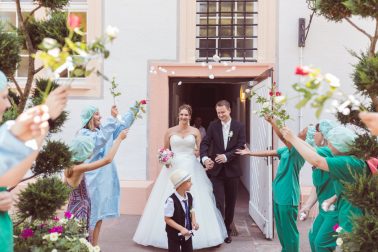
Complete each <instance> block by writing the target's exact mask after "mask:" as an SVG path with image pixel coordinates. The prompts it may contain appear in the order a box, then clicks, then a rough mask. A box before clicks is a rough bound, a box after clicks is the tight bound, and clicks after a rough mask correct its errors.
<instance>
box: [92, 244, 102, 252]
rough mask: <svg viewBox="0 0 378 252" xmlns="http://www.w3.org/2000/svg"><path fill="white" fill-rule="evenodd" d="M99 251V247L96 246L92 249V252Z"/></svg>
mask: <svg viewBox="0 0 378 252" xmlns="http://www.w3.org/2000/svg"><path fill="white" fill-rule="evenodd" d="M100 250H101V249H100V247H99V246H98V245H97V246H94V247H93V251H94V252H100Z"/></svg>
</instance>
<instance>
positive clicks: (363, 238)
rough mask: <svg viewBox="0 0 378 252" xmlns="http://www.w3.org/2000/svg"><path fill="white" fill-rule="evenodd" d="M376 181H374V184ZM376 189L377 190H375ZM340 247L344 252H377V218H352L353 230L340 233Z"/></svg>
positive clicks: (372, 216)
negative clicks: (341, 240) (341, 242)
mask: <svg viewBox="0 0 378 252" xmlns="http://www.w3.org/2000/svg"><path fill="white" fill-rule="evenodd" d="M377 182H378V181H377V180H376V183H377ZM376 189H377V188H376ZM340 237H341V238H342V239H343V245H342V246H341V248H342V250H343V251H344V252H359V251H371V252H377V251H378V242H377V239H378V218H377V216H374V215H370V214H366V215H364V216H360V217H355V218H353V230H352V232H350V233H342V234H340Z"/></svg>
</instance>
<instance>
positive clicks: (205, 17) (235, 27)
mask: <svg viewBox="0 0 378 252" xmlns="http://www.w3.org/2000/svg"><path fill="white" fill-rule="evenodd" d="M256 9H257V0H244V1H240V0H239V1H232V0H197V36H196V38H197V48H196V52H197V59H196V61H197V62H201V61H206V62H208V61H213V55H218V56H219V57H220V58H221V60H222V61H241V62H256V61H257V53H256V50H257V43H256V42H257V35H256V34H257V29H256V28H257V22H256V20H257V12H256Z"/></svg>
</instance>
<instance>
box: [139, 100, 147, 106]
mask: <svg viewBox="0 0 378 252" xmlns="http://www.w3.org/2000/svg"><path fill="white" fill-rule="evenodd" d="M139 104H142V105H146V104H147V100H141V101H140V102H139Z"/></svg>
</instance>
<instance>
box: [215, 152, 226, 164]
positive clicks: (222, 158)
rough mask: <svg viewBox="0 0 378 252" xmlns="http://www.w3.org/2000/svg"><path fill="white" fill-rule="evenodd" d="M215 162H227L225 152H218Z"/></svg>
mask: <svg viewBox="0 0 378 252" xmlns="http://www.w3.org/2000/svg"><path fill="white" fill-rule="evenodd" d="M215 162H217V163H218V164H223V163H226V156H225V155H224V154H217V157H216V158H215Z"/></svg>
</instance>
